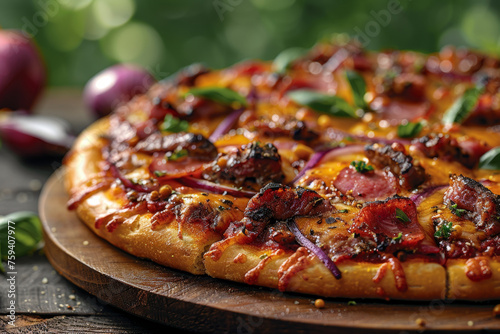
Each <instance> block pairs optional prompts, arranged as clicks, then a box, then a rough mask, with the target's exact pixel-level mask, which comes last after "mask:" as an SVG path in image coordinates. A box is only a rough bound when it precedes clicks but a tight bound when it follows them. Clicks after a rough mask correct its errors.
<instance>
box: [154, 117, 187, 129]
mask: <svg viewBox="0 0 500 334" xmlns="http://www.w3.org/2000/svg"><path fill="white" fill-rule="evenodd" d="M188 128H189V123H188V122H187V121H185V120H180V119H178V118H177V117H174V116H172V115H170V114H169V115H166V116H165V119H164V120H163V123H162V124H161V126H160V130H162V131H168V132H175V133H177V132H185V131H187V130H188Z"/></svg>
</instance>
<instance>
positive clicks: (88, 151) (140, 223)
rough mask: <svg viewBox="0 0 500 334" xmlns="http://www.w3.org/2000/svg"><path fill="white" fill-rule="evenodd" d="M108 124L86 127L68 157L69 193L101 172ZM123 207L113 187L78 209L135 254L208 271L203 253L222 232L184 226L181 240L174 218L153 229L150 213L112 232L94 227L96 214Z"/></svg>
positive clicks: (98, 231)
mask: <svg viewBox="0 0 500 334" xmlns="http://www.w3.org/2000/svg"><path fill="white" fill-rule="evenodd" d="M108 123H109V122H108V120H107V119H103V120H100V121H98V122H96V123H95V124H93V125H92V126H90V127H89V128H88V129H87V130H85V131H84V132H83V133H82V134H81V135H80V136H79V138H78V140H77V141H76V144H75V146H74V148H73V149H72V151H71V152H70V154H69V155H68V157H67V158H66V160H65V164H66V175H65V185H66V189H67V191H68V192H69V193H70V194H71V193H74V192H75V191H78V190H79V188H80V186H81V185H83V184H84V183H86V182H88V179H89V177H90V178H92V176H93V175H96V174H97V173H99V171H100V169H99V162H100V161H101V160H102V156H101V148H102V145H103V143H104V142H103V140H102V139H100V138H99V136H100V135H101V134H103V133H104V132H105V131H106V129H107V128H108ZM120 207H121V203H120V202H119V201H118V200H117V199H115V198H113V191H112V190H102V191H99V192H97V193H96V194H94V195H92V196H90V197H89V198H87V199H86V200H84V201H83V202H82V203H81V204H80V205H79V206H78V208H77V210H76V212H77V214H78V216H79V217H80V218H81V219H82V220H83V221H84V222H85V224H86V225H87V226H88V227H89V228H90V229H91V230H92V231H93V232H94V233H96V234H97V235H99V236H100V237H102V238H104V239H105V240H107V241H109V242H110V243H111V244H113V245H115V246H116V247H118V248H120V249H123V250H124V251H126V252H128V253H130V254H132V255H135V256H138V257H142V258H147V259H151V260H153V261H155V262H157V263H159V264H162V265H165V266H167V267H171V268H175V269H180V270H184V271H187V272H190V273H193V274H204V273H205V269H204V267H203V263H202V255H203V253H204V252H205V251H206V250H207V249H208V247H209V246H210V245H211V244H212V243H214V242H215V241H218V240H220V236H219V235H217V234H216V233H214V232H211V231H209V230H207V231H204V232H202V231H201V230H196V229H183V231H182V239H181V238H179V230H178V224H177V223H176V222H175V221H173V222H171V223H170V224H168V225H165V226H161V227H160V228H158V229H156V230H154V231H153V230H152V229H151V223H150V218H151V214H150V213H147V214H143V215H137V216H134V217H131V218H130V219H128V220H126V221H125V222H124V223H123V224H120V225H119V226H118V227H117V228H116V229H115V230H114V231H113V232H109V231H108V230H107V229H106V227H105V226H101V227H100V228H96V227H95V219H96V217H98V216H100V215H103V214H106V213H110V212H112V211H113V210H117V209H119V208H120Z"/></svg>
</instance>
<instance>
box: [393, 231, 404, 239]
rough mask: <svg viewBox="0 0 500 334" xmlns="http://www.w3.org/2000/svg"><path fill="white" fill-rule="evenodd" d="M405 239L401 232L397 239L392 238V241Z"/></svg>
mask: <svg viewBox="0 0 500 334" xmlns="http://www.w3.org/2000/svg"><path fill="white" fill-rule="evenodd" d="M401 238H403V233H402V232H399V233H398V236H397V237H394V238H392V241H399V240H401Z"/></svg>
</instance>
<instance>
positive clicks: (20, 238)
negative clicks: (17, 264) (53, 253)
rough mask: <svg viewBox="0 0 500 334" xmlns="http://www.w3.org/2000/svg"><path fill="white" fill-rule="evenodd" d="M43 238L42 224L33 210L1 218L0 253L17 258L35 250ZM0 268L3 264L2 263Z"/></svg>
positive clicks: (5, 256) (4, 257)
mask: <svg viewBox="0 0 500 334" xmlns="http://www.w3.org/2000/svg"><path fill="white" fill-rule="evenodd" d="M41 240H42V225H41V223H40V219H38V216H37V215H36V214H35V213H33V212H27V211H22V212H16V213H12V214H10V215H8V216H5V217H2V218H0V255H1V258H2V259H7V258H8V256H12V255H14V256H15V257H16V258H18V257H21V256H24V255H26V254H29V253H30V252H32V251H34V250H35V249H36V247H37V245H38V243H39V242H40V241H41ZM0 268H1V269H0V270H2V271H3V266H1V263H0Z"/></svg>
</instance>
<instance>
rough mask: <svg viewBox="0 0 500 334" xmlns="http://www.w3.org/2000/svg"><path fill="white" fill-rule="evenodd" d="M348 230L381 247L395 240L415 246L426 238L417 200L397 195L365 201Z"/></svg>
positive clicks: (404, 244) (382, 248)
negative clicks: (371, 240)
mask: <svg viewBox="0 0 500 334" xmlns="http://www.w3.org/2000/svg"><path fill="white" fill-rule="evenodd" d="M349 232H351V233H358V234H359V235H361V236H362V237H368V238H371V239H373V240H375V241H377V244H378V247H379V248H381V249H379V250H385V248H387V247H388V246H389V245H390V244H391V241H393V240H394V241H397V242H398V244H399V245H400V246H403V247H407V246H408V247H414V246H415V245H417V244H418V243H420V242H421V241H422V240H423V239H424V237H425V235H424V232H423V230H422V227H421V226H420V224H419V222H418V215H417V207H416V206H415V203H414V202H413V201H412V200H411V199H409V198H406V197H398V196H396V197H393V198H389V199H387V200H385V201H376V202H371V203H368V204H366V205H365V206H364V207H363V208H362V209H361V211H359V213H358V214H357V216H356V217H355V218H354V221H353V224H352V226H351V227H350V229H349Z"/></svg>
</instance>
